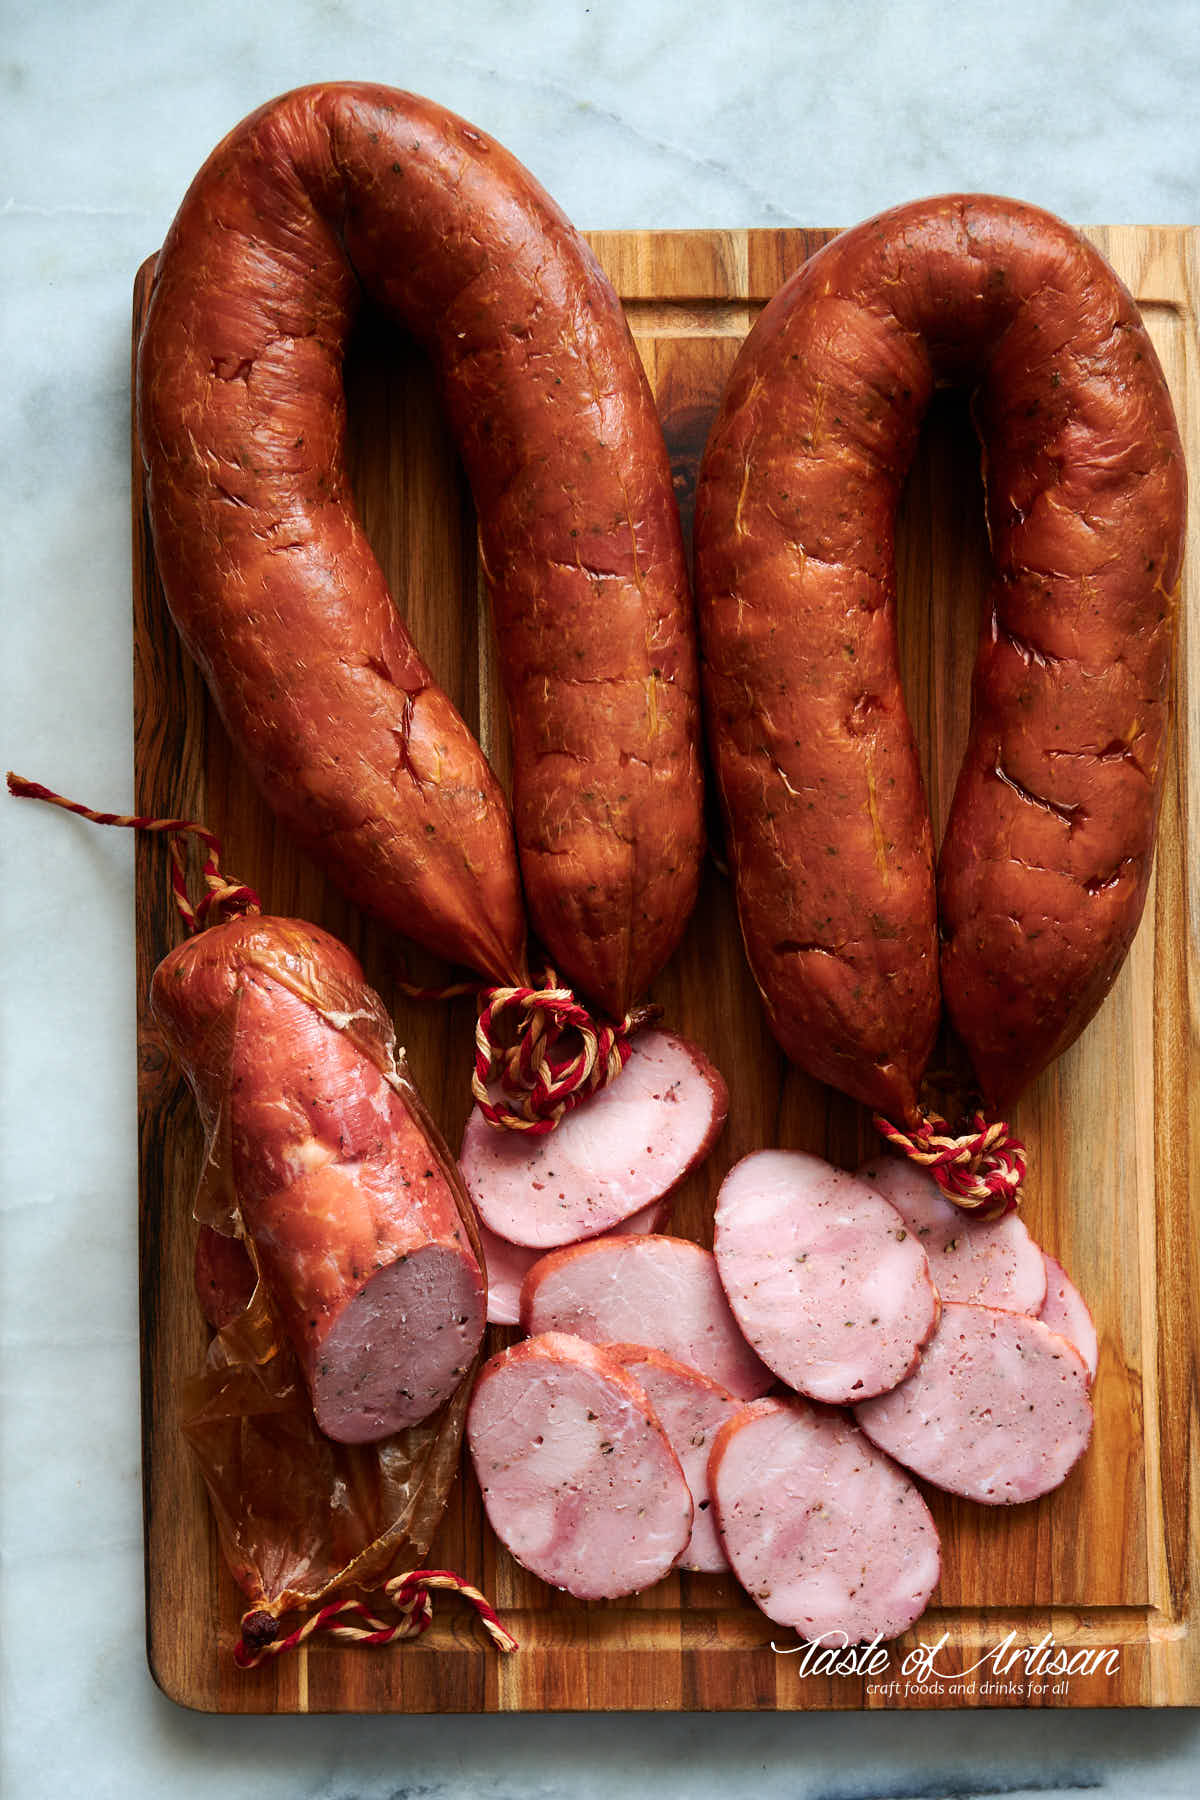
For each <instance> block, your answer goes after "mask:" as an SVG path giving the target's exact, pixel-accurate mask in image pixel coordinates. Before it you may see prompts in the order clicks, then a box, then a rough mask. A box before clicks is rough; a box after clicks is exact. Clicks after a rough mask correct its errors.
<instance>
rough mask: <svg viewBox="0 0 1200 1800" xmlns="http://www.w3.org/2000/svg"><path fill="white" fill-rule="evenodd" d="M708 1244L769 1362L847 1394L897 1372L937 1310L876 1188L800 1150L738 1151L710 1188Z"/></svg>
mask: <svg viewBox="0 0 1200 1800" xmlns="http://www.w3.org/2000/svg"><path fill="white" fill-rule="evenodd" d="M714 1248H715V1253H716V1258H717V1271H718V1273H719V1274H720V1277H721V1284H722V1286H723V1287H724V1289H725V1293H726V1295H727V1296H728V1299H729V1304H730V1306H731V1307H732V1308H733V1311H734V1316H735V1317H736V1319H737V1321H738V1324H739V1325H740V1326H741V1328H742V1330H743V1332H744V1333H745V1334H746V1337H747V1338H748V1339H749V1341H750V1343H751V1344H753V1346H754V1348H755V1350H757V1352H758V1354H759V1355H760V1356H761V1357H762V1359H763V1361H764V1362H765V1363H766V1365H767V1367H768V1368H770V1369H773V1370H774V1371H775V1373H776V1374H777V1375H780V1376H782V1378H783V1379H784V1381H786V1382H787V1383H788V1385H789V1386H790V1387H794V1388H796V1389H797V1391H798V1392H800V1393H802V1394H807V1395H809V1397H810V1398H811V1399H813V1400H824V1401H826V1402H828V1403H829V1404H831V1405H839V1404H849V1403H850V1402H852V1401H854V1400H857V1399H862V1398H865V1397H866V1396H867V1395H869V1394H882V1393H885V1392H886V1391H887V1389H888V1388H893V1387H895V1386H896V1384H897V1382H900V1381H903V1380H904V1378H905V1376H906V1375H908V1374H909V1373H910V1372H911V1371H912V1368H913V1366H914V1364H915V1363H916V1360H917V1358H918V1356H919V1355H920V1353H921V1346H922V1344H924V1343H925V1342H926V1340H927V1339H928V1338H930V1337H931V1336H932V1335H933V1332H934V1329H935V1327H936V1325H937V1321H938V1296H937V1290H936V1289H935V1287H934V1285H933V1282H932V1281H931V1280H930V1276H929V1264H928V1262H927V1261H926V1257H925V1252H924V1250H922V1248H921V1245H920V1241H919V1240H918V1238H917V1237H916V1235H915V1234H914V1233H913V1232H910V1231H909V1230H908V1228H907V1227H906V1226H905V1224H904V1222H903V1220H902V1219H901V1217H900V1215H899V1213H898V1212H897V1211H896V1209H895V1207H893V1206H889V1204H888V1202H887V1201H886V1200H884V1199H883V1198H882V1196H881V1195H879V1194H877V1193H876V1192H875V1190H874V1188H871V1187H868V1186H867V1185H866V1184H865V1183H864V1182H862V1181H858V1180H856V1179H855V1177H854V1176H853V1175H847V1174H846V1173H845V1172H844V1170H842V1169H835V1168H833V1167H832V1166H831V1165H830V1164H829V1163H827V1162H822V1160H821V1158H820V1157H819V1156H807V1155H805V1154H803V1153H802V1152H800V1151H792V1150H760V1151H758V1152H756V1154H755V1155H753V1156H747V1157H743V1159H742V1161H741V1162H740V1163H738V1164H737V1165H736V1167H735V1168H733V1169H731V1170H730V1172H729V1174H728V1175H727V1176H726V1177H725V1180H724V1181H723V1183H722V1184H721V1191H720V1193H719V1195H718V1196H717V1213H716V1240H715V1245H714Z"/></svg>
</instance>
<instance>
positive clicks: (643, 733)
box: [138, 84, 702, 1123]
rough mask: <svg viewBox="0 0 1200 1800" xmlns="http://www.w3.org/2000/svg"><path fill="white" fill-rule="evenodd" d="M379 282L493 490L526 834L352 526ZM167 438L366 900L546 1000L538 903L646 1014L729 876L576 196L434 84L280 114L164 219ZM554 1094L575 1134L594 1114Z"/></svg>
mask: <svg viewBox="0 0 1200 1800" xmlns="http://www.w3.org/2000/svg"><path fill="white" fill-rule="evenodd" d="M363 293H365V294H366V295H367V296H368V297H369V298H370V299H371V300H372V301H373V302H374V303H376V304H377V305H379V306H381V307H382V308H383V309H384V310H385V311H386V312H387V313H388V314H389V315H390V316H391V317H392V318H394V319H395V320H396V321H397V322H398V323H399V324H400V325H401V326H403V327H405V328H406V329H408V330H409V331H411V332H412V333H413V335H414V337H415V338H416V339H417V341H418V343H420V344H421V345H422V347H423V348H424V349H425V350H426V351H428V353H429V355H430V357H431V360H432V363H433V367H434V370H435V372H436V374H437V377H438V380H439V383H440V387H441V392H442V397H443V401H444V405H445V409H446V413H447V417H448V420H449V423H450V427H451V430H452V432H453V435H454V438H455V442H456V444H457V446H458V449H459V452H460V454H461V456H462V460H463V464H464V467H465V470H466V473H467V477H468V480H469V482H470V485H471V491H472V494H473V497H474V501H475V507H476V511H477V514H478V520H479V554H480V561H481V565H482V568H483V570H484V574H485V576H486V580H487V585H488V589H489V593H490V597H491V602H492V608H493V612H494V616H495V620H496V625H497V638H498V642H499V646H500V662H501V674H502V677H503V682H504V688H505V694H506V697H507V701H508V709H509V714H510V717H511V722H512V735H513V810H512V814H511V815H510V812H509V808H508V805H507V802H506V800H505V797H504V795H503V793H502V792H501V790H500V787H499V785H498V783H497V781H496V779H495V776H494V775H493V773H492V771H491V769H490V768H489V766H488V764H487V761H486V759H485V757H484V755H483V752H482V750H481V749H480V747H479V745H478V744H477V743H476V742H475V740H474V738H473V737H472V736H471V733H470V732H469V731H468V729H467V727H466V725H465V724H464V722H463V720H462V719H461V717H460V716H459V714H458V713H457V712H456V710H455V709H454V707H453V705H452V704H451V702H450V700H449V699H448V698H447V696H446V695H445V694H444V693H443V692H442V691H441V689H440V688H439V687H438V686H437V684H436V683H435V682H434V680H433V677H432V675H431V673H430V670H429V668H428V666H427V665H426V663H425V662H424V661H423V659H422V658H421V656H420V654H419V653H418V651H417V649H416V647H415V646H414V644H413V642H412V640H411V638H410V637H409V635H408V632H407V631H406V630H405V628H404V626H403V624H402V623H401V620H400V618H399V616H398V614H397V612H396V609H395V606H394V605H393V602H392V598H391V596H390V594H389V593H388V591H387V587H386V584H385V582H384V579H383V575H382V572H381V570H380V568H379V565H378V563H377V561H376V559H375V556H374V554H373V552H372V550H371V548H370V546H369V544H368V543H367V539H366V537H365V535H364V532H363V529H362V526H361V523H360V521H359V519H358V516H357V512H356V509H355V505H354V500H353V496H352V493H351V488H350V481H349V476H348V473H347V468H346V456H345V448H346V445H345V438H346V401H345V393H344V389H343V380H342V370H343V361H344V355H345V348H346V343H347V340H348V338H349V335H350V331H351V326H352V321H353V317H354V314H355V312H356V310H357V306H358V302H359V298H360V295H361V294H363ZM138 427H139V433H140V439H141V445H142V454H143V458H144V461H145V465H146V475H147V481H146V490H147V501H148V506H149V513H150V520H151V525H152V529H153V534H154V545H155V552H156V557H157V561H158V565H159V570H160V573H161V576H162V581H163V587H164V590H165V593H166V596H167V601H168V604H169V606H170V610H171V614H172V617H173V618H174V620H175V623H176V625H177V627H178V628H179V631H180V634H181V636H182V637H183V640H184V642H185V643H186V645H187V646H188V648H189V650H190V651H191V653H192V655H193V656H194V657H195V659H196V661H197V662H198V663H199V665H200V668H201V669H202V671H203V673H204V676H205V679H206V680H207V682H208V685H209V688H210V690H211V692H212V695H213V698H214V700H215V702H216V705H217V708H218V710H219V712H220V714H221V717H222V719H223V720H224V723H225V726H226V728H227V730H228V732H229V735H230V737H231V739H232V740H233V743H234V744H235V746H236V747H237V749H238V751H239V752H240V753H241V755H242V757H243V759H244V760H245V762H246V763H247V765H248V767H249V769H250V771H251V773H252V775H253V776H254V779H255V781H256V782H257V784H258V787H259V789H260V790H261V792H262V793H263V795H264V797H265V798H266V800H267V801H268V803H269V804H270V805H271V806H272V807H273V808H274V809H275V811H276V812H277V813H278V814H279V816H280V817H281V818H282V819H283V821H284V822H285V824H286V825H287V826H288V828H289V830H290V831H291V833H292V834H293V836H294V837H295V838H296V839H297V840H298V841H299V842H300V844H301V845H302V846H303V847H304V848H305V849H306V850H307V851H308V852H309V853H310V854H312V855H314V856H315V857H316V858H317V860H318V861H319V862H321V863H322V865H323V866H324V867H325V869H326V870H327V872H328V873H329V874H330V875H331V876H332V877H333V879H334V880H336V881H337V882H338V883H339V885H340V886H341V887H342V888H343V889H344V890H345V891H346V892H347V893H348V894H349V895H350V897H351V898H352V899H353V900H355V901H356V902H357V903H358V904H360V905H361V906H362V907H364V909H365V910H366V911H368V912H370V913H372V914H374V916H375V917H377V918H380V919H382V920H383V922H384V923H385V924H387V925H389V926H390V927H392V928H393V929H395V930H397V931H399V932H401V933H403V934H404V935H405V936H406V937H409V938H412V939H413V940H414V941H416V942H418V943H420V944H422V945H424V946H425V947H426V948H427V949H430V950H432V951H433V952H434V953H435V954H437V955H438V956H441V957H442V958H444V959H445V960H446V961H448V962H450V963H452V964H456V965H464V964H465V965H468V966H470V967H471V968H473V969H476V970H478V971H479V972H480V974H482V975H483V976H484V977H485V978H486V980H487V982H488V983H489V984H493V985H495V986H496V987H498V988H500V989H502V990H506V989H508V988H525V987H528V986H529V985H530V984H529V981H528V972H527V968H526V960H525V905H526V904H527V905H528V909H529V917H530V923H531V925H532V927H533V929H534V931H536V933H537V936H538V938H539V939H540V941H541V942H542V943H543V944H544V945H545V947H546V950H547V952H548V953H549V956H550V958H551V960H552V962H553V963H554V966H555V968H556V969H558V970H560V971H561V972H562V974H563V975H564V977H565V978H566V979H567V980H568V981H569V982H570V984H571V986H572V988H573V989H575V990H576V992H577V993H579V994H582V995H583V996H585V997H586V999H587V1000H588V1002H589V1003H590V1005H591V1006H593V1007H594V1008H596V1009H597V1013H598V1015H599V1016H601V1017H603V1018H605V1019H607V1020H609V1021H613V1022H616V1021H626V1020H627V1015H628V1014H629V1013H630V1009H631V1007H632V1006H633V1004H634V1002H635V1001H636V1000H637V999H638V998H639V997H640V996H641V995H642V994H643V993H644V992H645V990H646V988H647V987H648V985H649V983H650V981H651V980H652V979H653V977H654V976H655V975H656V974H657V972H658V970H659V969H660V968H661V967H662V965H663V963H664V962H665V961H666V959H667V957H668V956H669V955H670V953H671V951H672V950H673V949H674V947H675V944H676V943H677V942H678V939H679V936H680V934H681V933H682V930H683V927H684V924H685V922H686V920H687V917H688V914H689V912H690V911H691V908H692V905H693V902H694V899H695V895H696V890H697V885H698V880H699V865H700V851H701V844H702V830H701V791H700V757H699V748H698V736H699V698H698V675H697V670H696V653H695V645H694V641H693V633H692V630H691V608H690V597H689V591H688V581H687V572H686V566H685V562H684V556H683V544H682V538H681V534H680V528H679V517H678V510H677V508H676V504H675V498H674V492H673V488H672V481H671V471H670V465H669V462H668V459H667V453H666V448H665V445H664V443H663V438H662V432H661V430H660V427H659V423H658V418H657V415H656V413H655V410H654V403H653V399H652V397H651V394H650V389H649V385H648V383H647V380H646V376H645V372H644V370H643V368H642V364H641V361H640V358H639V356H638V353H637V349H636V347H635V345H634V343H633V340H632V337H631V336H630V333H629V329H628V326H627V324H626V321H625V318H624V315H623V313H622V310H621V305H620V302H619V300H618V298H617V296H616V294H615V293H614V291H613V289H612V287H611V285H610V284H609V282H608V281H607V280H606V279H605V277H604V275H603V273H602V271H601V270H600V267H599V265H598V263H597V262H596V260H595V258H594V256H593V255H592V253H591V251H590V249H589V248H588V246H587V245H586V244H585V242H584V241H583V239H582V238H581V237H580V235H579V233H578V232H576V231H575V230H574V228H573V227H572V226H571V224H570V222H569V221H568V220H567V219H566V218H565V216H564V215H563V214H562V212H561V211H560V210H559V208H558V207H557V206H556V205H555V204H554V202H553V201H552V200H551V199H550V197H549V195H547V194H546V193H545V192H544V190H543V189H542V188H541V187H540V186H539V185H538V184H537V183H536V182H535V181H534V180H533V178H532V176H531V175H529V173H528V172H527V171H526V170H525V169H523V168H522V167H521V165H520V164H519V163H518V162H517V161H516V160H515V159H514V158H513V157H512V156H510V155H509V154H508V152H507V151H505V150H504V149H503V148H502V146H501V145H499V144H497V143H496V142H494V141H493V140H492V139H490V138H488V137H486V136H484V134H483V133H481V132H479V131H476V130H475V129H474V128H473V127H472V126H470V125H468V124H466V123H465V122H464V121H463V120H462V119H459V118H456V117H455V116H454V115H453V114H452V113H449V112H446V111H445V110H444V109H442V108H441V107H438V106H435V105H433V104H432V103H431V102H430V101H427V100H422V99H420V98H419V97H417V96H415V95H412V94H405V93H399V92H397V91H395V90H394V89H390V88H381V87H372V86H368V85H365V84H335V85H331V86H328V87H314V88H304V89H299V90H297V91H295V92H293V93H290V94H286V95H284V96H282V97H281V98H280V99H278V100H275V101H272V102H271V103H270V104H269V105H267V106H265V107H263V108H261V109H260V110H259V111H258V112H257V113H254V114H252V115H251V116H250V117H249V118H248V119H246V120H245V121H243V123H242V124H241V125H239V126H237V127H236V128H235V130H234V131H233V132H231V133H230V135H229V136H228V137H227V138H226V139H225V140H224V142H223V143H221V144H220V145H218V147H217V149H216V150H215V151H214V152H213V154H212V156H211V157H210V158H209V160H208V162H207V163H206V164H205V166H204V167H203V168H202V169H201V171H200V172H199V174H198V175H197V177H196V179H195V180H194V182H193V183H192V186H191V188H190V189H189V191H188V193H187V195H186V196H185V198H184V201H183V204H182V206H181V207H180V210H179V213H178V215H177V217H176V219H175V221H174V223H173V225H172V226H171V229H170V231H169V233H168V234H167V238H166V242H165V243H164V246H163V249H162V251H161V253H160V255H159V258H158V261H157V264H156V267H155V275H154V285H153V289H152V292H151V296H150V301H149V306H148V310H147V314H146V321H145V325H144V328H143V332H142V337H141V342H140V345H139V352H138ZM514 827H515V836H516V845H515V847H514V842H513V838H514ZM517 852H519V858H520V872H519V873H518V855H517ZM522 887H523V889H524V901H523V899H522ZM629 1028H630V1024H629V1023H626V1024H624V1025H623V1026H622V1027H621V1028H620V1029H622V1030H627V1029H629ZM619 1035H620V1031H618V1036H619ZM583 1054H584V1056H585V1060H586V1059H587V1050H586V1046H585V1047H584V1052H583ZM566 1060H568V1061H569V1060H570V1059H569V1058H568V1059H566ZM599 1066H600V1067H601V1068H602V1069H608V1068H609V1067H610V1066H612V1067H615V1066H617V1064H616V1063H615V1062H614V1060H613V1058H611V1057H609V1056H607V1055H605V1056H602V1057H601V1058H600V1065H599ZM552 1085H553V1084H552ZM531 1092H532V1099H531V1100H530V1101H529V1104H530V1105H532V1106H534V1108H535V1109H538V1108H540V1110H541V1112H542V1113H543V1114H550V1115H552V1114H553V1112H554V1108H555V1107H556V1106H557V1105H558V1104H559V1100H560V1099H561V1098H562V1096H561V1095H559V1096H558V1098H555V1099H554V1100H552V1101H551V1102H549V1103H544V1102H543V1099H542V1098H541V1092H540V1089H539V1088H538V1087H537V1086H536V1084H535V1086H534V1088H533V1089H532V1090H531ZM521 1110H522V1109H520V1108H518V1109H517V1111H518V1113H520V1112H521ZM508 1122H509V1123H512V1122H513V1121H512V1120H509V1121H508ZM526 1123H528V1121H526Z"/></svg>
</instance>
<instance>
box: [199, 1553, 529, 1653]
mask: <svg viewBox="0 0 1200 1800" xmlns="http://www.w3.org/2000/svg"><path fill="white" fill-rule="evenodd" d="M432 1588H449V1589H450V1591H451V1592H452V1593H455V1594H461V1595H462V1597H463V1599H464V1600H468V1601H469V1602H470V1603H471V1605H472V1606H473V1607H474V1609H475V1611H476V1613H477V1614H478V1615H479V1618H480V1620H481V1621H482V1624H483V1628H484V1630H485V1631H486V1632H487V1634H488V1637H489V1638H490V1639H491V1641H492V1643H493V1644H494V1645H495V1647H496V1649H497V1650H504V1651H509V1650H515V1649H516V1648H517V1640H516V1638H515V1637H513V1635H512V1633H511V1632H510V1631H506V1630H505V1628H504V1626H503V1625H502V1624H501V1623H500V1619H499V1617H498V1615H497V1613H496V1610H495V1608H494V1607H493V1606H492V1604H491V1602H490V1601H489V1600H487V1599H485V1597H484V1596H483V1595H482V1594H481V1593H480V1591H479V1589H478V1588H475V1587H471V1585H470V1584H469V1583H468V1582H466V1581H464V1580H463V1578H462V1576H461V1575H455V1574H453V1573H452V1572H451V1571H450V1570H449V1569H410V1570H409V1571H408V1572H407V1574H404V1575H393V1577H392V1579H391V1580H390V1581H389V1582H387V1583H386V1584H385V1585H384V1587H383V1589H382V1597H383V1599H384V1600H386V1601H387V1603H388V1604H389V1606H390V1607H391V1609H392V1613H393V1615H394V1616H393V1617H391V1618H389V1619H381V1618H379V1617H378V1616H377V1615H376V1614H375V1613H373V1612H372V1611H371V1609H370V1607H368V1606H367V1605H366V1603H365V1602H364V1601H362V1600H334V1601H331V1603H330V1604H329V1605H328V1606H322V1607H321V1608H320V1610H319V1611H318V1612H315V1613H312V1614H310V1615H309V1617H308V1618H307V1619H305V1620H304V1622H303V1624H300V1625H297V1626H296V1628H295V1630H294V1631H289V1632H288V1633H287V1634H286V1636H283V1637H280V1636H278V1635H277V1633H278V1630H279V1625H278V1621H277V1620H276V1619H275V1618H274V1617H273V1616H272V1614H271V1613H269V1612H265V1611H263V1609H262V1608H261V1607H251V1609H250V1611H249V1612H246V1613H243V1615H242V1635H241V1637H240V1638H239V1639H238V1642H237V1645H236V1646H235V1648H234V1652H233V1660H234V1662H235V1663H236V1664H237V1666H238V1668H239V1669H255V1668H257V1667H258V1665H259V1663H261V1662H262V1661H263V1660H264V1659H265V1658H266V1657H268V1656H281V1655H282V1654H283V1652H284V1651H285V1650H294V1649H295V1648H296V1646H297V1644H302V1643H304V1642H305V1640H306V1639H308V1638H310V1637H313V1636H314V1635H315V1634H316V1633H317V1632H318V1631H325V1632H328V1634H329V1636H330V1637H332V1638H337V1639H338V1641H339V1642H340V1643H343V1644H394V1643H399V1642H403V1640H404V1639H405V1638H415V1637H420V1635H421V1633H422V1632H423V1631H427V1630H428V1629H429V1627H430V1625H431V1624H432V1623H433V1600H432V1598H431V1595H430V1590H431V1589H432ZM375 1604H378V1602H375ZM350 1621H357V1622H356V1623H351V1622H350Z"/></svg>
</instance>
